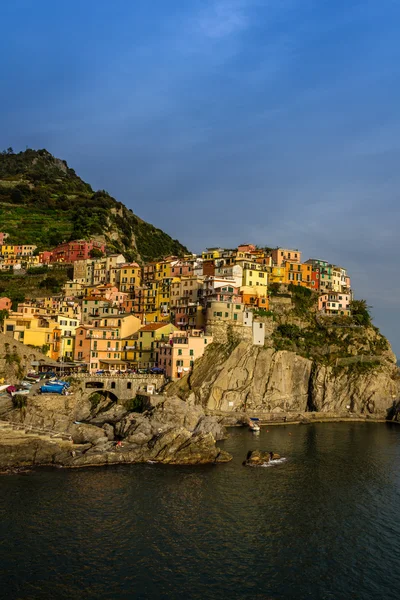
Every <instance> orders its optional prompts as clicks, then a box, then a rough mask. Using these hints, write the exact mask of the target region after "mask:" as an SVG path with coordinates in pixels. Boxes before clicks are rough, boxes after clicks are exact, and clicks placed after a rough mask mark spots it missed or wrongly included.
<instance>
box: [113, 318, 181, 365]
mask: <svg viewBox="0 0 400 600" xmlns="http://www.w3.org/2000/svg"><path fill="white" fill-rule="evenodd" d="M174 331H179V329H178V327H175V325H172V323H148V324H147V325H144V326H143V327H141V329H139V331H138V333H137V334H136V335H135V336H131V337H130V339H125V340H123V358H124V360H126V361H128V362H129V363H130V364H131V366H133V367H138V368H149V367H153V366H154V365H155V363H156V358H157V352H158V347H159V344H160V343H161V342H163V343H166V342H168V340H169V337H170V335H171V334H172V333H173V332H174Z"/></svg>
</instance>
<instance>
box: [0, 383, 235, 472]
mask: <svg viewBox="0 0 400 600" xmlns="http://www.w3.org/2000/svg"><path fill="white" fill-rule="evenodd" d="M0 411H1V417H2V419H3V420H2V422H1V435H0V469H2V470H4V469H9V468H15V467H24V466H32V465H58V466H69V467H80V466H91V465H104V464H115V463H137V462H147V461H152V462H160V463H166V464H181V465H182V464H206V463H218V462H226V461H229V460H230V459H231V456H230V455H229V454H228V453H227V452H224V451H221V450H220V449H219V448H218V447H217V446H216V443H215V442H216V439H223V437H224V436H225V432H224V429H223V427H222V426H220V425H219V424H218V421H217V419H216V418H215V417H210V416H206V415H205V414H204V412H203V410H202V409H201V407H199V406H193V405H191V403H190V402H184V401H183V400H180V399H179V398H165V399H164V400H163V401H162V402H160V403H159V404H158V405H157V406H156V407H155V408H154V409H152V410H150V411H147V412H145V413H143V414H138V413H133V412H129V411H128V410H127V409H126V408H124V407H123V406H122V405H118V404H116V403H113V402H110V404H109V405H108V406H104V411H103V412H99V410H98V406H96V408H95V409H93V407H92V405H91V403H90V401H89V400H86V401H83V400H82V398H81V397H80V395H79V394H74V393H73V394H71V395H70V396H61V395H60V396H59V395H46V394H43V395H36V396H35V395H34V396H30V397H29V400H28V403H27V406H26V407H25V408H24V409H22V410H19V409H14V408H13V406H12V402H11V401H10V400H7V399H3V401H2V402H1V405H0Z"/></svg>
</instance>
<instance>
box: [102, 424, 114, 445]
mask: <svg viewBox="0 0 400 600" xmlns="http://www.w3.org/2000/svg"><path fill="white" fill-rule="evenodd" d="M103 429H104V432H105V434H106V436H107V439H108V440H109V441H110V442H111V441H112V440H113V439H114V427H113V426H112V425H110V423H104V425H103Z"/></svg>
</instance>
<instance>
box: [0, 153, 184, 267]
mask: <svg viewBox="0 0 400 600" xmlns="http://www.w3.org/2000/svg"><path fill="white" fill-rule="evenodd" d="M0 230H1V231H5V232H7V233H9V235H10V238H9V242H10V243H15V244H22V243H27V244H36V245H37V246H38V248H39V249H40V250H44V249H49V248H53V247H54V246H56V245H57V244H59V243H60V242H62V241H64V240H70V239H79V238H89V237H94V238H96V239H99V240H103V241H105V242H106V243H107V245H108V247H109V248H110V250H111V251H115V252H122V253H124V254H125V256H126V257H127V258H128V259H130V260H153V259H157V258H160V257H162V256H165V255H168V254H173V255H177V256H180V255H182V254H184V253H185V252H187V248H185V247H184V246H183V245H182V244H180V243H179V242H178V240H173V239H172V238H171V237H170V236H169V235H168V234H166V233H165V232H164V231H162V230H161V229H157V228H156V227H154V226H153V225H151V224H150V223H146V221H143V220H142V219H140V218H139V217H137V216H136V215H135V214H133V212H132V211H131V210H130V209H127V208H126V206H124V205H123V204H122V203H121V202H118V201H117V200H115V199H114V198H112V197H111V196H110V195H109V194H108V193H107V192H106V191H104V190H101V191H97V192H94V191H93V189H92V188H91V186H90V185H89V184H88V183H85V182H84V181H83V180H82V179H81V178H80V177H78V176H77V175H76V173H75V171H74V170H73V169H70V168H69V167H68V165H67V163H66V162H65V161H63V160H60V159H58V158H55V157H54V156H52V155H51V154H50V153H49V152H48V151H47V150H26V151H25V152H20V153H18V154H15V153H13V152H12V151H11V150H10V151H7V152H3V153H1V154H0Z"/></svg>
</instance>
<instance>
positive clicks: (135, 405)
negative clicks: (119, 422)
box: [125, 396, 144, 413]
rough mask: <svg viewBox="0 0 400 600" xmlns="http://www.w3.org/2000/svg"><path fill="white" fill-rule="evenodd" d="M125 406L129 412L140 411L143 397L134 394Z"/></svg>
mask: <svg viewBox="0 0 400 600" xmlns="http://www.w3.org/2000/svg"><path fill="white" fill-rule="evenodd" d="M125 407H126V409H127V410H128V411H129V412H136V413H141V412H143V408H144V406H143V399H142V398H141V397H140V396H136V397H135V398H132V399H131V400H128V402H127V403H126V405H125Z"/></svg>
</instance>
